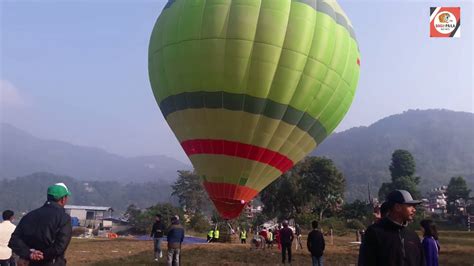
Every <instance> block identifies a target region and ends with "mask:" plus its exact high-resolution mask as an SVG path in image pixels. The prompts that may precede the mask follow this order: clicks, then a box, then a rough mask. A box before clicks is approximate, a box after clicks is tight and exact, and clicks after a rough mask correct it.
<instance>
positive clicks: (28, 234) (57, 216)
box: [8, 183, 72, 266]
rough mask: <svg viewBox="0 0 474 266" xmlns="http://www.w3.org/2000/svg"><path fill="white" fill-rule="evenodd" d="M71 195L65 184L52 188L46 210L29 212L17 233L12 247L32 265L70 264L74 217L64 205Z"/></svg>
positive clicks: (22, 220) (43, 208) (57, 265)
mask: <svg viewBox="0 0 474 266" xmlns="http://www.w3.org/2000/svg"><path fill="white" fill-rule="evenodd" d="M70 195H71V192H69V189H68V188H67V187H66V185H64V184H63V183H57V184H54V185H52V186H50V187H48V192H47V198H48V200H47V201H46V203H45V204H44V205H43V207H41V208H38V209H36V210H33V211H31V212H29V213H28V214H27V215H25V217H23V219H21V221H20V223H19V224H18V226H17V227H16V229H15V232H13V234H12V237H11V239H10V243H9V245H8V246H9V247H10V248H11V249H12V250H13V252H14V253H15V254H17V255H18V256H20V261H19V263H18V264H19V265H20V264H21V263H25V262H26V263H25V264H27V263H29V265H30V266H35V265H48V266H53V265H54V266H62V265H66V259H65V258H64V253H65V252H66V249H67V246H68V245H69V242H70V241H71V236H72V226H71V217H70V216H69V215H68V214H67V213H66V212H65V210H64V206H65V205H66V203H67V201H68V196H70Z"/></svg>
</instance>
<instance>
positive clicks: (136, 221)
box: [125, 203, 184, 234]
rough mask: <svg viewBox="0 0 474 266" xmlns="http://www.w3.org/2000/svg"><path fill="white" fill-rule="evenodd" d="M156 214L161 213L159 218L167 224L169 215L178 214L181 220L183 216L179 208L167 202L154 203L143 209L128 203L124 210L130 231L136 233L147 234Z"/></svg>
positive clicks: (169, 218)
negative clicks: (130, 227)
mask: <svg viewBox="0 0 474 266" xmlns="http://www.w3.org/2000/svg"><path fill="white" fill-rule="evenodd" d="M157 214H160V215H161V220H162V222H163V223H164V224H165V225H166V224H169V222H170V220H171V217H172V216H174V215H178V216H179V217H180V220H181V221H183V217H184V215H183V211H182V210H181V209H179V208H176V207H174V206H173V205H171V204H169V203H164V204H156V205H154V206H151V207H149V208H147V209H145V210H140V209H138V208H137V207H136V206H135V205H130V206H128V208H127V211H126V212H125V217H127V218H128V221H129V223H130V226H132V231H134V232H135V233H138V234H147V233H149V232H150V230H151V226H152V225H153V222H154V221H155V216H156V215H157Z"/></svg>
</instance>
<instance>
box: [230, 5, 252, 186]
mask: <svg viewBox="0 0 474 266" xmlns="http://www.w3.org/2000/svg"><path fill="white" fill-rule="evenodd" d="M232 7H235V6H234V2H233V1H231V2H230V6H229V12H228V16H227V21H228V22H229V20H230V16H231V15H232V14H233V12H232V11H233V9H232ZM234 10H235V9H234ZM228 34H229V27H228V26H227V29H226V36H228ZM254 35H255V33H254ZM227 44H228V40H227V38H226V48H227ZM250 53H252V51H251V52H250ZM226 56H227V49H226V52H225V53H224V57H226ZM224 67H225V66H224ZM225 73H226V71H224V75H225ZM235 89H237V88H235ZM241 90H242V84H240V83H239V88H238V91H239V92H241ZM222 96H223V97H224V95H222ZM242 98H243V99H242V103H241V107H242V110H241V111H243V109H244V108H243V106H244V104H245V93H244V96H243V97H242ZM242 118H243V114H242V115H241V119H242ZM241 125H242V124H241ZM241 129H242V126H240V127H239V128H238V130H237V131H236V132H240V130H241ZM222 143H223V142H222ZM239 163H240V174H239V180H238V182H237V183H238V184H240V181H241V178H242V173H243V172H244V169H245V167H244V165H245V164H242V163H241V162H239ZM245 163H247V162H245ZM234 194H235V193H234Z"/></svg>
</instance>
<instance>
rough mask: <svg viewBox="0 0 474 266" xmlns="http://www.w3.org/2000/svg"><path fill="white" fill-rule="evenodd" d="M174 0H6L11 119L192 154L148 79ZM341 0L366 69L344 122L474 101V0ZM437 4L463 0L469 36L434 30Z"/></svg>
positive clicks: (1, 75)
mask: <svg viewBox="0 0 474 266" xmlns="http://www.w3.org/2000/svg"><path fill="white" fill-rule="evenodd" d="M165 3H166V1H143V0H141V1H140V0H133V1H132V0H129V1H111V0H110V1H108V0H89V1H71V0H68V1H48V0H44V1H22V0H16V1H6V0H0V9H1V14H0V17H1V21H0V25H1V26H0V27H1V28H0V33H1V36H0V40H1V52H0V64H1V69H0V107H1V108H0V121H2V122H8V123H11V124H13V125H14V126H16V127H19V128H21V129H24V130H26V131H28V132H30V133H31V134H33V135H35V136H38V137H42V138H48V139H57V140H64V141H67V142H70V143H73V144H78V145H87V146H95V147H100V148H103V149H105V150H107V151H109V152H113V153H117V154H121V155H125V156H135V155H150V154H166V155H168V156H171V157H175V158H178V159H180V160H182V161H187V160H186V155H185V154H184V152H183V151H182V150H181V147H180V146H179V143H178V142H177V140H176V139H175V138H174V135H173V133H172V132H171V130H170V129H169V127H168V125H167V124H166V122H165V120H164V118H163V116H162V115H161V112H160V110H159V108H158V106H157V104H156V103H155V100H154V98H153V94H152V91H151V88H150V84H149V81H148V72H147V71H148V70H147V49H148V41H149V37H150V33H151V30H152V27H153V25H154V23H155V21H156V19H157V17H158V15H159V14H160V12H161V10H162V8H163V6H164V4H165ZM339 3H340V4H341V6H342V7H343V9H344V10H345V12H346V14H347V15H348V16H349V18H350V19H351V21H352V24H353V25H354V28H355V32H356V35H357V39H358V42H359V45H360V51H361V77H360V81H359V86H358V89H357V94H356V97H355V100H354V102H353V104H352V107H351V108H350V110H349V112H348V114H347V115H346V117H345V119H344V120H343V122H342V123H341V124H340V126H339V127H338V128H337V129H336V131H342V130H345V129H348V128H350V127H353V126H360V125H370V124H371V123H373V122H375V121H377V120H378V119H381V118H383V117H385V116H388V115H391V114H396V113H401V112H403V111H405V110H408V109H416V108H418V109H428V108H446V109H451V110H457V111H468V112H473V102H474V99H473V62H474V59H473V46H474V44H473V37H472V34H473V20H472V16H473V4H472V1H382V0H376V1H375V0H374V1H355V0H346V1H339ZM431 6H460V7H461V21H462V24H461V38H459V39H455V38H438V39H435V38H430V37H429V8H430V7H431ZM0 148H1V147H0Z"/></svg>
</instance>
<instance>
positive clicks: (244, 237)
mask: <svg viewBox="0 0 474 266" xmlns="http://www.w3.org/2000/svg"><path fill="white" fill-rule="evenodd" d="M246 243H247V231H245V228H242V230H241V231H240V244H246Z"/></svg>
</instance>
